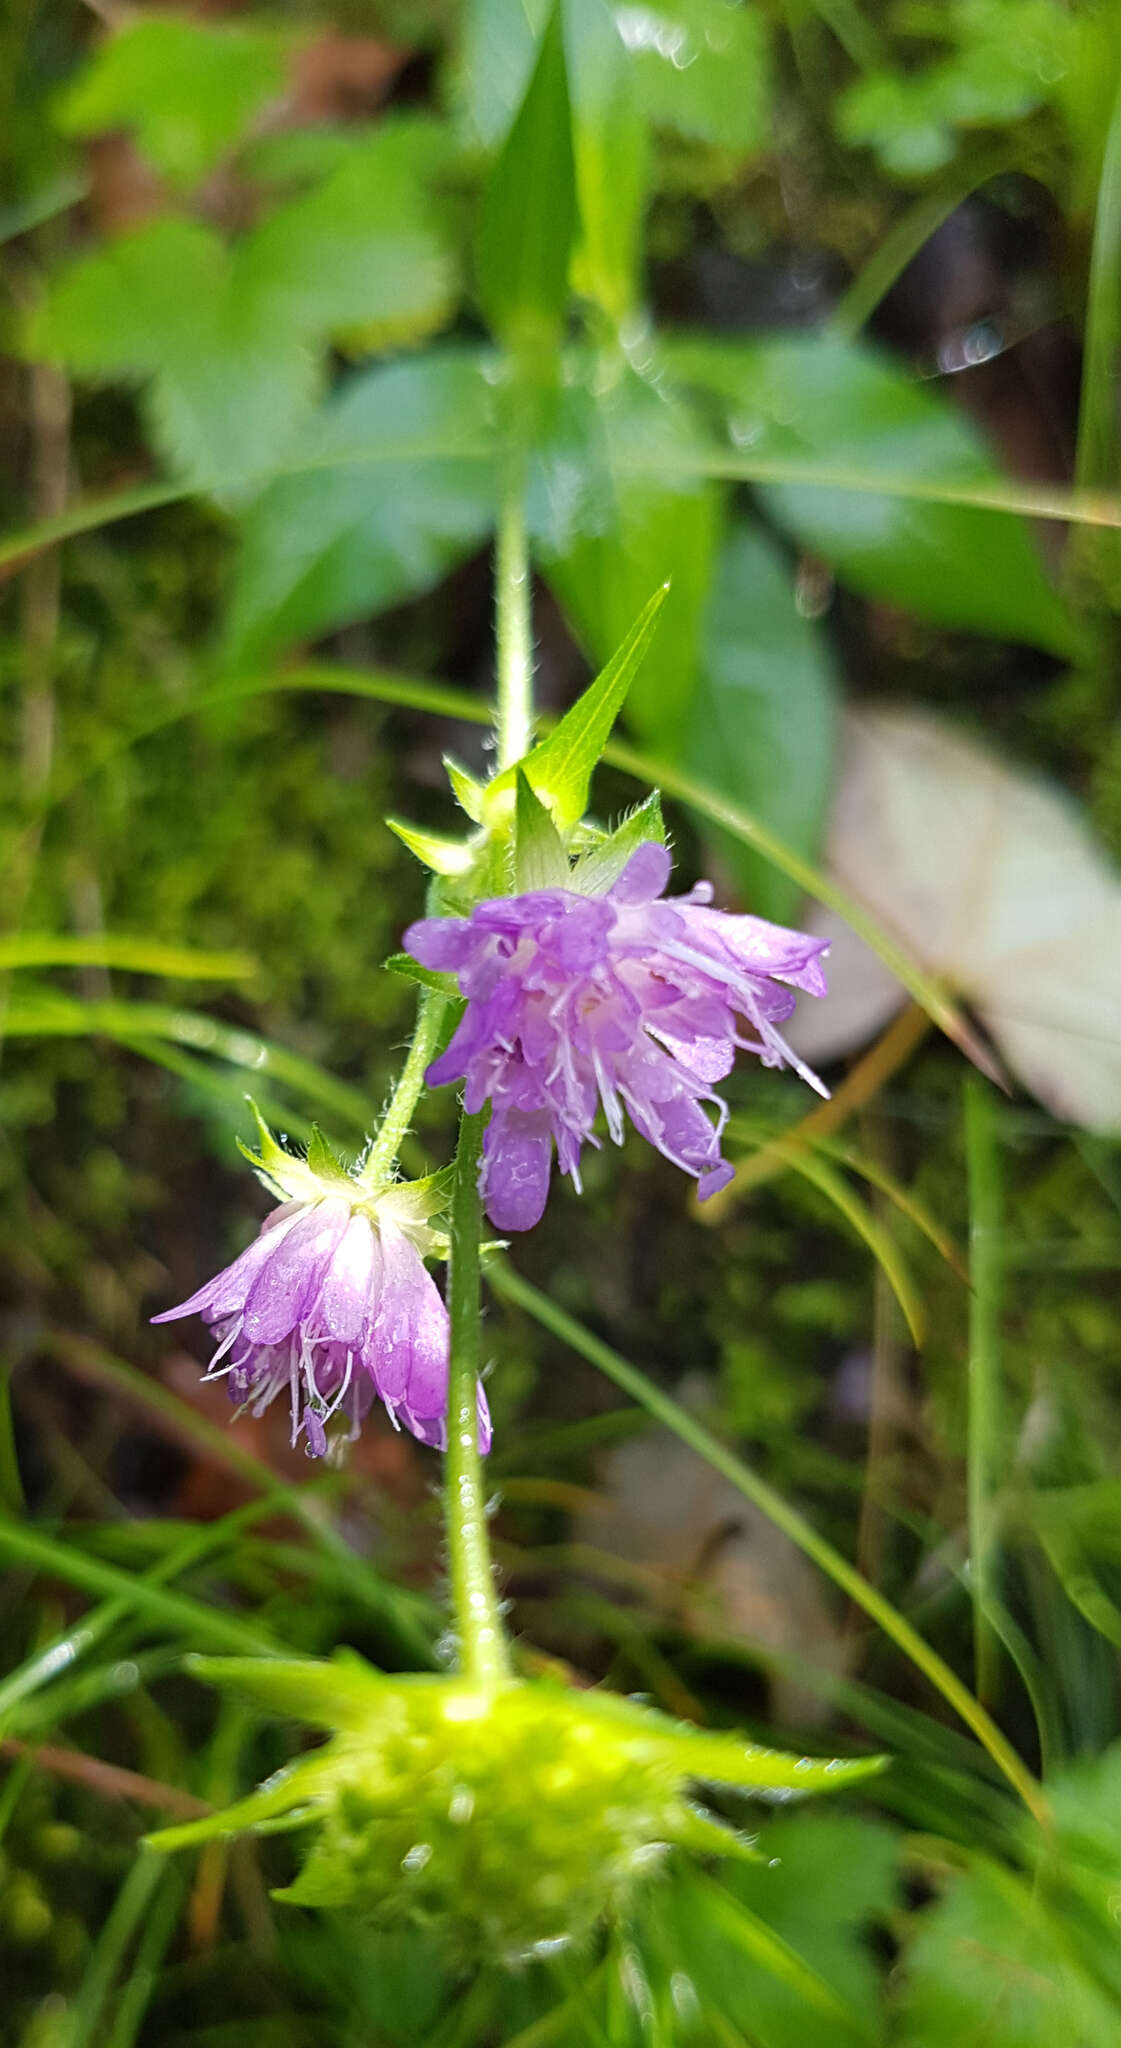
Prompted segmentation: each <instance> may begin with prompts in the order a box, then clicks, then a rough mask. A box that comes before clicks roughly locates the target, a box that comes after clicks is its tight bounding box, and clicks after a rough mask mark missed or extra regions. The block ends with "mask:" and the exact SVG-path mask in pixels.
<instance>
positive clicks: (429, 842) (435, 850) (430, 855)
mask: <svg viewBox="0 0 1121 2048" xmlns="http://www.w3.org/2000/svg"><path fill="white" fill-rule="evenodd" d="M385 822H386V824H387V825H388V827H389V829H390V831H391V832H395V833H396V834H397V837H398V839H399V840H400V841H401V843H402V845H403V846H407V847H408V849H409V852H410V853H413V854H415V855H416V857H417V859H418V860H419V861H421V862H422V863H423V865H424V866H425V867H426V868H431V869H432V872H433V874H436V875H465V874H467V872H468V871H469V869H470V867H471V865H472V862H473V859H474V855H473V853H472V851H471V848H470V847H469V846H468V845H466V844H465V842H464V841H463V840H462V839H449V838H446V837H445V835H444V834H443V833H441V832H425V831H424V830H423V829H422V828H421V826H419V825H406V824H404V823H403V822H402V820H401V819H400V818H387V819H386V821H385Z"/></svg>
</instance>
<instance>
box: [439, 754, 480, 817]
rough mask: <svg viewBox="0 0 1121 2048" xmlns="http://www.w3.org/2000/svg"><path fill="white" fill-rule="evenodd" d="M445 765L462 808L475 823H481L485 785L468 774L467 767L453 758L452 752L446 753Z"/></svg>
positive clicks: (453, 790) (457, 800) (453, 791)
mask: <svg viewBox="0 0 1121 2048" xmlns="http://www.w3.org/2000/svg"><path fill="white" fill-rule="evenodd" d="M444 767H445V770H446V771H447V777H448V781H449V782H450V783H451V786H452V793H453V795H454V796H455V799H456V802H457V803H458V805H459V807H460V809H461V810H463V811H466V813H467V816H468V817H469V818H470V820H471V822H472V824H473V825H480V824H481V823H482V818H483V791H484V786H485V785H484V784H483V783H481V782H480V781H479V780H478V779H477V777H476V776H474V775H470V774H468V772H467V769H466V768H464V767H462V766H461V765H460V763H459V762H458V761H455V760H453V759H452V757H451V755H450V754H445V755H444Z"/></svg>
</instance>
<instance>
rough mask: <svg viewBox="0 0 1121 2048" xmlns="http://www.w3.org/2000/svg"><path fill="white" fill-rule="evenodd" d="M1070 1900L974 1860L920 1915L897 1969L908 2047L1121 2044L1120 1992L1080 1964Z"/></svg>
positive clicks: (1092, 2047) (1107, 2047)
mask: <svg viewBox="0 0 1121 2048" xmlns="http://www.w3.org/2000/svg"><path fill="white" fill-rule="evenodd" d="M1070 1911H1071V1908H1070V1905H1069V1904H1067V1903H1066V1902H1065V1901H1063V1900H1062V1899H1060V1900H1059V1901H1058V1902H1057V1905H1056V1906H1055V1907H1052V1905H1051V1903H1050V1901H1049V1899H1048V1896H1047V1892H1046V1890H1041V1889H1040V1888H1039V1887H1038V1886H1037V1885H1035V1884H1029V1883H1026V1882H1023V1881H1022V1880H1020V1879H1019V1878H1017V1877H1014V1876H1013V1875H1012V1873H1011V1872H1010V1871H1008V1870H1005V1869H1002V1868H1001V1867H1000V1866H999V1865H998V1864H996V1863H989V1862H983V1861H981V1860H980V1859H976V1860H975V1862H974V1867H973V1868H972V1869H971V1870H969V1871H968V1872H966V1873H965V1875H963V1876H961V1877H958V1878H956V1879H953V1880H952V1881H951V1882H950V1884H949V1885H948V1887H947V1889H946V1891H945V1893H944V1895H943V1897H942V1898H941V1899H940V1900H939V1901H938V1903H937V1904H936V1905H934V1906H932V1907H929V1908H928V1909H927V1911H926V1912H925V1913H924V1914H923V1915H922V1918H921V1921H920V1923H919V1927H918V1931H917V1933H916V1934H915V1936H914V1938H913V1939H912V1941H911V1942H910V1943H909V1944H908V1948H907V1951H906V1956H905V1962H904V1967H903V1969H902V1970H901V1973H900V1976H901V1984H900V2018H901V2020H902V2024H903V2033H902V2039H903V2040H904V2041H905V2043H906V2048H944V2044H945V2043H947V2042H950V2041H953V2042H961V2043H963V2044H965V2043H967V2042H969V2043H972V2042H974V2041H975V2042H977V2043H978V2044H980V2043H981V2042H983V2043H984V2048H1058V2043H1059V2042H1062V2043H1064V2044H1066V2043H1068V2042H1069V2043H1071V2044H1074V2043H1075V2042H1077V2044H1078V2048H1115V2044H1116V2041H1117V2001H1116V1999H1115V1998H1114V1997H1113V1996H1111V1995H1109V1994H1108V1993H1107V1992H1106V1991H1105V1989H1104V1987H1103V1986H1102V1985H1101V1984H1099V1983H1096V1982H1095V1981H1094V1980H1093V1978H1092V1977H1091V1976H1090V1974H1089V1972H1088V1971H1087V1970H1086V1969H1085V1967H1084V1966H1083V1965H1082V1964H1081V1963H1080V1960H1079V1958H1078V1955H1077V1951H1076V1947H1075V1943H1074V1942H1073V1941H1072V1939H1071V1928H1070V1922H1069V1920H1068V1917H1067V1916H1068V1915H1069V1914H1070Z"/></svg>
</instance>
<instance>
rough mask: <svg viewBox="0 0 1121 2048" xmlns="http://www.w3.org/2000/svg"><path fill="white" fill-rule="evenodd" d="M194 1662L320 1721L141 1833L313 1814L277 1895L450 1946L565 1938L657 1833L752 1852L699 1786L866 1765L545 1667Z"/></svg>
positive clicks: (488, 1954) (575, 1936)
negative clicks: (399, 1673)
mask: <svg viewBox="0 0 1121 2048" xmlns="http://www.w3.org/2000/svg"><path fill="white" fill-rule="evenodd" d="M193 1669H194V1670H195V1671H196V1672H197V1673H198V1674H199V1675H200V1676H202V1677H205V1678H208V1679H212V1680H214V1681H216V1682H217V1683H219V1684H227V1683H228V1684H234V1685H237V1686H238V1687H240V1688H241V1689H242V1690H243V1691H247V1692H249V1693H250V1694H251V1695H252V1696H253V1697H254V1698H256V1699H258V1700H260V1701H263V1702H264V1703H265V1704H266V1705H267V1706H270V1707H273V1708H274V1709H277V1710H278V1711H280V1712H287V1713H292V1714H298V1715H299V1716H301V1717H302V1718H305V1719H309V1720H312V1721H314V1722H315V1723H317V1724H318V1725H319V1726H321V1727H325V1728H329V1729H331V1730H332V1731H333V1733H332V1736H331V1739H330V1740H329V1741H328V1742H327V1743H326V1744H325V1745H324V1746H323V1747H322V1748H321V1749H318V1750H315V1751H312V1752H311V1753H310V1754H309V1755H307V1756H305V1757H303V1758H301V1759H300V1760H299V1761H298V1762H297V1763H295V1764H293V1765H292V1766H291V1767H290V1768H289V1769H288V1770H286V1771H282V1772H280V1773H278V1774H277V1775H276V1776H275V1777H273V1778H271V1779H269V1780H268V1781H267V1782H266V1783H265V1784H264V1785H262V1786H261V1787H260V1788H259V1790H258V1791H256V1792H254V1793H252V1794H251V1795H250V1797H249V1798H248V1799H245V1800H242V1801H241V1802H240V1804H238V1805H237V1806H234V1807H231V1808H229V1809H228V1810H227V1811H226V1812H225V1813H219V1814H215V1815H213V1816H210V1817H208V1818H207V1819H205V1820H200V1821H192V1822H190V1823H188V1824H187V1825H185V1826H183V1827H176V1828H165V1829H163V1830H162V1831H161V1832H160V1833H159V1834H157V1835H155V1836H153V1837H152V1838H151V1839H152V1842H153V1844H154V1846H155V1847H157V1848H161V1849H178V1848H184V1847H187V1846H188V1845H190V1844H193V1843H197V1842H203V1841H207V1840H209V1839H211V1838H212V1837H214V1836H216V1835H230V1834H234V1833H238V1832H240V1831H242V1830H243V1829H247V1828H258V1829H265V1828H267V1830H268V1831H269V1832H270V1833H272V1832H276V1831H278V1830H282V1829H310V1828H313V1827H314V1828H315V1829H316V1833H315V1835H314V1838H313V1841H312V1846H311V1848H310V1850H309V1852H308V1855H307V1857H306V1859H305V1862H304V1865H303V1868H302V1870H301V1872H300V1874H299V1876H298V1878H297V1879H296V1881H295V1883H294V1884H292V1885H290V1886H288V1887H287V1888H286V1889H284V1890H282V1891H280V1892H278V1893H277V1894H276V1896H277V1897H279V1898H282V1899H287V1900H289V1901H291V1902H292V1903H293V1904H294V1905H301V1906H344V1907H347V1908H350V1909H352V1910H357V1911H360V1912H362V1913H364V1914H365V1915H367V1916H368V1917H369V1918H370V1919H372V1920H373V1921H374V1922H375V1923H376V1924H377V1925H379V1926H381V1927H384V1928H400V1927H409V1926H413V1927H425V1928H431V1929H433V1930H436V1931H438V1932H439V1933H440V1934H441V1935H442V1936H443V1937H444V1938H445V1940H446V1941H447V1943H448V1945H449V1948H450V1949H451V1951H452V1952H453V1953H454V1954H455V1955H456V1956H457V1957H458V1958H459V1959H460V1960H462V1961H463V1962H474V1961H476V1960H482V1959H484V1958H489V1959H490V1960H492V1961H493V1960H503V1961H513V1960H515V1959H517V1958H518V1957H520V1956H524V1955H526V1954H530V1953H534V1952H538V1953H540V1952H542V1951H544V1952H548V1951H549V1950H551V1949H552V1948H553V1947H554V1946H555V1945H557V1944H561V1943H566V1942H571V1941H578V1940H579V1939H580V1938H581V1937H582V1936H585V1935H587V1934H588V1933H589V1932H590V1931H591V1930H592V1928H593V1927H594V1926H595V1924H596V1922H597V1921H598V1920H599V1919H600V1918H601V1917H602V1915H604V1914H605V1913H606V1912H609V1911H611V1910H613V1909H615V1908H618V1907H619V1906H620V1905H622V1904H623V1903H624V1902H625V1900H626V1898H627V1896H628V1894H629V1892H630V1891H631V1890H632V1888H633V1887H634V1886H635V1885H636V1884H637V1883H638V1882H639V1880H640V1879H641V1878H643V1877H644V1876H645V1875H646V1874H647V1873H648V1872H650V1871H651V1870H652V1869H655V1868H656V1867H657V1866H658V1864H659V1863H660V1862H661V1861H662V1859H663V1858H664V1857H665V1856H666V1855H667V1854H668V1852H669V1851H670V1850H671V1849H673V1848H675V1847H677V1848H682V1849H692V1850H697V1851H700V1852H701V1853H703V1854H705V1855H718V1856H741V1857H742V1856H744V1855H747V1856H751V1855H752V1854H753V1850H752V1846H751V1844H750V1842H749V1841H748V1840H746V1838H745V1837H743V1836H742V1835H739V1834H737V1833H736V1832H734V1831H733V1829H731V1828H730V1827H728V1826H726V1825H724V1824H723V1823H722V1822H720V1821H718V1820H716V1819H714V1818H713V1817H712V1816H711V1815H710V1814H708V1813H706V1812H705V1811H703V1809H702V1808H701V1807H699V1806H698V1805H696V1804H695V1803H694V1801H693V1790H694V1788H695V1787H696V1786H697V1785H698V1784H705V1783H707V1784H717V1785H723V1786H734V1787H736V1788H738V1789H740V1790H742V1791H745V1792H752V1793H756V1794H759V1795H761V1796H763V1797H764V1798H767V1797H770V1798H772V1799H773V1798H780V1799H783V1800H786V1799H789V1798H791V1797H794V1796H796V1795H798V1794H801V1793H809V1792H814V1791H825V1790H830V1789H835V1788H839V1787H840V1786H842V1785H851V1784H852V1783H853V1782H854V1780H859V1779H861V1778H864V1777H866V1776H868V1775H869V1774H870V1773H871V1772H873V1771H876V1770H878V1769H879V1768H880V1760H879V1759H878V1758H871V1759H858V1760H855V1761H850V1762H828V1761H823V1760H821V1759H817V1758H812V1757H794V1756H785V1755H783V1754H782V1753H781V1752H779V1751H777V1750H771V1749H758V1748H755V1747H754V1746H753V1745H752V1744H750V1743H746V1742H743V1741H742V1740H741V1739H740V1738H739V1737H738V1736H735V1735H725V1734H709V1733H706V1732H705V1731H703V1730H701V1729H696V1728H689V1727H686V1726H684V1725H682V1724H679V1723H677V1722H675V1721H671V1720H669V1719H668V1718H667V1717H666V1716H665V1715H662V1714H659V1713H655V1712H653V1711H651V1710H650V1709H649V1708H646V1707H642V1706H638V1705H636V1704H634V1703H633V1702H632V1701H629V1700H621V1699H619V1698H617V1697H615V1696H613V1695H609V1694H605V1693H598V1692H592V1693H587V1692H570V1691H566V1690H565V1689H564V1688H563V1687H560V1686H557V1685H554V1684H550V1683H533V1684H524V1683H520V1682H517V1681H511V1682H510V1683H507V1684H503V1685H500V1686H499V1687H498V1688H497V1689H495V1690H492V1691H486V1690H482V1689H480V1688H479V1687H478V1686H476V1685H473V1684H471V1683H469V1682H467V1681H466V1680H464V1679H462V1678H434V1677H429V1676H419V1677H418V1676H409V1677H404V1678H399V1677H394V1678H386V1677H384V1676H382V1675H381V1674H380V1673H379V1672H376V1671H374V1670H373V1669H371V1667H370V1666H369V1665H367V1664H364V1663H363V1662H362V1661H361V1660H360V1659H358V1658H356V1657H354V1656H352V1655H348V1654H343V1655H341V1656H339V1657H337V1658H335V1659H334V1660H333V1661H332V1662H331V1663H329V1664H327V1663H313V1662H307V1663H298V1662H292V1663H287V1662H280V1661H277V1662H275V1663H274V1662H269V1661H258V1660H255V1659H248V1658H245V1659H242V1658H229V1659H224V1658H219V1659H208V1658H196V1659H194V1660H193Z"/></svg>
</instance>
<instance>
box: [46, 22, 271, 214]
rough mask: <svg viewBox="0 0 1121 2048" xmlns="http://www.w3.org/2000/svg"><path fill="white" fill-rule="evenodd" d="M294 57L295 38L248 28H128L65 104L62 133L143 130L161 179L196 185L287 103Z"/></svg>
mask: <svg viewBox="0 0 1121 2048" xmlns="http://www.w3.org/2000/svg"><path fill="white" fill-rule="evenodd" d="M291 49H292V38H291V37H290V36H288V35H285V34H283V33H282V32H280V31H279V30H276V29H268V28H261V27H258V26H256V25H252V24H248V23H241V22H235V23H228V24H227V23H223V24H222V25H221V26H214V25H205V26H204V25H203V24H202V23H201V22H194V21H184V20H182V19H180V18H178V17H176V16H174V15H168V16H165V17H163V18H161V17H160V16H158V15H149V16H147V17H144V18H141V19H139V20H136V21H132V22H126V25H125V26H124V27H123V28H121V29H120V30H119V31H118V33H117V34H115V35H112V36H110V37H108V39H107V40H106V41H105V42H104V43H103V44H102V45H101V48H100V49H99V50H98V52H97V55H96V56H95V58H94V60H93V62H92V64H90V66H89V67H88V69H87V70H86V71H84V72H83V73H82V75H81V77H80V78H79V79H78V80H77V81H76V83H75V84H74V85H72V86H71V87H70V89H69V91H68V92H67V93H66V94H65V95H64V97H63V100H62V102H61V106H60V108H59V121H60V125H61V126H62V128H63V130H64V132H65V133H66V134H68V135H102V134H104V133H105V132H106V130H108V129H112V128H134V129H135V130H136V137H137V141H138V143H139V145H140V148H141V150H142V151H143V153H144V155H145V156H146V157H147V158H148V159H149V162H151V163H153V164H154V165H155V167H156V169H157V170H158V171H162V172H163V174H164V176H165V177H166V178H170V179H171V180H173V182H174V183H176V184H178V185H184V186H190V185H194V184H197V183H198V181H199V179H200V178H203V177H205V176H206V173H207V172H208V171H210V170H213V168H214V166H215V164H216V163H217V162H218V161H219V159H220V158H221V157H222V156H223V155H224V154H225V153H226V151H227V150H228V149H229V148H230V147H231V145H232V144H234V143H235V142H237V141H238V139H239V138H240V137H241V136H242V135H243V134H244V132H245V130H246V128H247V127H248V125H249V123H250V122H251V121H252V120H253V118H254V116H255V115H256V114H258V113H259V112H260V111H261V109H262V107H264V106H265V105H266V104H267V103H268V101H269V100H271V99H274V98H276V97H277V95H278V94H279V92H280V89H281V87H282V85H283V82H284V73H285V69H286V67H287V63H288V58H289V55H290V52H291Z"/></svg>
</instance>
